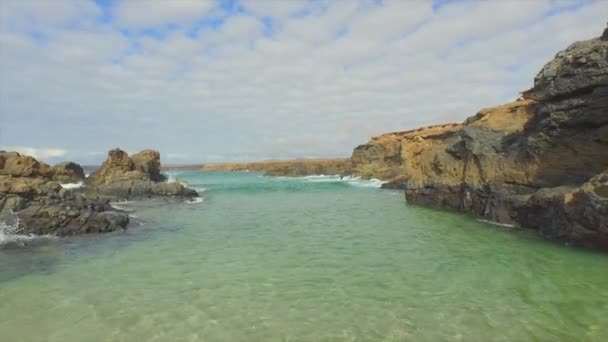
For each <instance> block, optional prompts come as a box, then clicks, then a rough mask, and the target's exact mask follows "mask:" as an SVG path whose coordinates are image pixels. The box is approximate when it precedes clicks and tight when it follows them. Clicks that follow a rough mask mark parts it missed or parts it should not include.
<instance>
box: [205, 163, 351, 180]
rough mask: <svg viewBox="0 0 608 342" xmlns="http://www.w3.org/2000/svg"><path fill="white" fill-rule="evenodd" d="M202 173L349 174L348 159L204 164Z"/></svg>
mask: <svg viewBox="0 0 608 342" xmlns="http://www.w3.org/2000/svg"><path fill="white" fill-rule="evenodd" d="M201 170H202V171H255V172H264V173H265V174H266V175H267V176H286V177H301V176H310V175H345V174H350V173H351V172H350V160H349V159H296V160H269V161H260V162H253V163H224V164H206V165H204V166H203V167H202V169H201Z"/></svg>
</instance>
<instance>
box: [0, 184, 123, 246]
mask: <svg viewBox="0 0 608 342" xmlns="http://www.w3.org/2000/svg"><path fill="white" fill-rule="evenodd" d="M9 213H10V214H16V215H17V217H18V220H17V222H18V227H16V232H17V233H20V234H53V235H60V236H63V235H76V234H84V233H99V232H108V231H113V230H117V229H123V228H126V226H127V224H128V223H129V217H128V215H127V214H125V213H122V212H118V211H116V210H114V209H113V208H111V207H110V205H109V204H108V203H107V202H104V201H99V200H93V199H88V198H85V197H84V196H82V195H81V194H78V193H76V192H74V191H73V190H67V189H63V188H62V187H61V186H60V185H59V183H56V182H54V181H50V180H48V179H45V178H40V177H13V176H6V175H2V176H0V216H1V215H5V214H9Z"/></svg>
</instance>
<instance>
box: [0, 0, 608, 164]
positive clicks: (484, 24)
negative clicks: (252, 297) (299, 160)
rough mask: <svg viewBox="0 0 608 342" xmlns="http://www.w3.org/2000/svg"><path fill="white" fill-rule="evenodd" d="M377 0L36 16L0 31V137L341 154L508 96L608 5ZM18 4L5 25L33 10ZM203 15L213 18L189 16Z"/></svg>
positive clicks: (267, 154) (15, 141)
mask: <svg viewBox="0 0 608 342" xmlns="http://www.w3.org/2000/svg"><path fill="white" fill-rule="evenodd" d="M11 1H12V2H15V3H17V0H7V1H4V2H2V4H6V3H9V4H12V2H11ZM57 1H65V0H57ZM65 3H67V4H70V3H71V2H69V1H66V2H65ZM384 3H385V5H384V6H382V7H374V6H375V5H373V3H372V2H370V3H363V2H362V3H357V2H353V1H339V2H325V3H324V2H308V1H306V2H287V1H286V2H282V1H281V2H279V1H254V2H244V3H243V8H244V9H245V10H244V12H240V11H239V12H238V13H237V12H234V13H230V12H229V11H228V12H227V11H225V10H221V11H220V10H218V9H217V8H212V7H213V6H212V5H209V4H206V5H204V6H203V5H201V3H199V2H197V3H190V2H187V1H183V2H182V1H171V2H167V1H158V2H156V1H153V2H140V1H135V2H129V1H126V2H123V1H121V2H116V4H117V6H118V7H116V8H114V9H113V10H112V11H111V12H112V13H114V14H115V17H113V19H112V21H111V22H109V23H99V22H98V21H96V20H93V19H91V16H90V15H89V16H87V15H83V16H82V18H85V19H86V18H89V19H86V20H88V21H87V22H86V25H84V24H83V23H81V24H83V25H79V26H77V27H76V28H74V27H71V26H67V27H64V26H61V25H59V24H57V22H62V21H63V22H65V21H66V20H67V21H69V19H65V18H70V17H74V16H76V17H78V13H83V14H86V13H90V11H89V10H87V9H83V8H80V7H78V6H80V5H78V6H76V5H74V4H72V6H73V7H72V8H71V9H69V10H63V11H62V13H65V14H63V15H59V14H57V15H54V14H53V15H49V18H51V19H52V18H55V19H52V20H51V19H46V20H45V21H40V25H39V27H40V28H41V29H43V31H42V33H43V34H44V35H45V36H46V37H47V39H46V40H45V41H43V42H40V41H37V40H36V39H34V38H33V37H31V32H29V31H28V30H26V29H24V28H23V27H21V28H20V27H17V26H11V27H10V28H7V27H5V26H2V27H3V29H2V30H1V31H0V73H1V74H2V75H3V77H2V78H0V119H1V122H2V128H3V129H2V133H3V136H2V137H0V138H2V141H0V143H3V144H8V145H30V144H35V145H38V146H45V145H48V144H52V145H54V146H70V147H71V146H77V147H78V149H81V150H83V151H104V150H108V149H110V148H112V147H115V146H120V147H122V148H124V149H129V150H132V151H138V150H141V149H143V148H155V149H159V150H160V151H161V153H162V152H163V151H172V152H171V153H169V154H167V156H168V158H170V159H174V160H176V161H182V160H183V161H184V162H196V161H204V160H211V159H212V157H213V159H214V160H215V161H218V160H221V159H222V158H224V159H226V160H235V159H239V158H246V159H268V158H278V157H281V158H295V157H301V156H311V155H314V156H327V157H330V156H346V155H348V154H349V153H350V151H351V150H352V148H353V147H354V146H355V145H357V144H359V143H362V142H364V141H366V140H367V139H368V138H369V137H370V136H372V135H375V134H379V133H382V132H386V131H395V130H400V129H409V128H413V127H416V126H419V125H427V124H433V123H439V122H445V121H450V122H454V121H461V120H463V119H464V118H465V117H467V116H469V115H472V114H474V113H475V112H476V111H477V110H478V109H480V108H481V107H486V106H491V105H497V104H500V103H502V102H505V101H508V100H511V99H514V98H515V97H516V96H517V94H518V91H520V90H523V89H525V88H527V87H529V86H531V85H532V80H533V78H534V75H535V73H536V72H537V71H538V70H539V69H540V67H542V65H543V64H544V63H545V62H547V61H548V60H549V59H550V58H552V57H553V56H554V54H555V53H556V52H557V51H559V50H561V49H563V48H565V47H566V46H567V45H569V44H570V43H572V42H573V41H575V40H582V39H589V38H592V37H593V36H598V35H599V34H600V33H601V32H602V30H603V29H604V27H605V24H606V23H605V13H608V2H606V1H596V2H591V3H585V4H584V6H581V7H580V8H569V9H568V10H563V8H565V7H568V6H570V5H571V3H565V4H564V3H561V2H559V3H557V2H554V1H549V0H547V1H541V0H539V1H528V2H522V1H493V2H477V1H471V2H465V1H459V2H448V3H447V4H445V5H444V6H443V7H442V8H441V9H440V10H439V11H438V12H436V13H435V12H433V9H432V7H431V4H430V3H428V2H403V1H394V2H386V1H385V2H384ZM18 4H19V6H25V7H23V8H24V9H23V10H20V11H21V12H19V11H16V12H15V11H12V12H11V13H12V14H11V15H15V16H16V17H15V18H13V19H11V20H13V21H15V22H18V21H19V22H26V17H23V15H21V14H19V13H28V12H32V11H36V10H37V9H32V8H30V7H28V5H31V4H32V3H31V2H25V3H23V4H25V5H21V4H22V3H21V2H18ZM150 4H157V5H159V4H162V6H160V5H159V6H156V7H154V6H152V5H150ZM11 6H12V5H11ZM124 6H126V7H124ZM190 6H195V7H190ZM199 6H200V7H199ZM558 6H561V7H558ZM144 7H146V8H144ZM560 8H561V10H560ZM98 10H99V8H98ZM549 12H551V13H552V15H551V16H547V13H549ZM74 13H76V14H74ZM91 13H92V12H91ZM137 13H140V14H141V17H140V16H139V15H137ZM294 14H297V15H294ZM40 15H43V14H40ZM269 17H270V18H272V23H271V27H270V28H269V27H266V29H265V28H264V23H263V22H262V20H261V18H269ZM62 18H63V19H62ZM201 19H205V20H207V21H208V22H213V23H214V24H213V25H207V26H203V27H198V26H193V24H192V23H194V22H199V21H200V20H201ZM172 22H174V23H177V24H178V27H177V28H175V29H172V30H165V29H164V27H165V26H166V24H168V23H172ZM266 24H268V22H266ZM155 25H156V26H155ZM124 26H127V27H139V28H142V27H150V26H154V27H156V28H157V29H159V30H165V31H162V34H160V35H158V36H155V35H146V34H139V35H133V36H129V35H127V36H126V35H124V34H123V33H122V32H121V31H120V30H119V29H117V27H124ZM197 30H198V31H197ZM193 31H196V32H197V33H198V34H195V35H192V34H190V33H192V32H193ZM270 33H272V34H270ZM20 132H30V133H31V134H29V133H28V134H22V133H20ZM277 142H280V143H277ZM70 153H71V154H70V157H72V155H73V156H74V157H75V158H83V159H87V160H89V159H91V158H93V157H95V158H102V157H104V156H105V153H104V155H101V156H90V155H86V152H83V153H81V154H78V153H79V152H77V151H72V148H70ZM199 159H201V160H199Z"/></svg>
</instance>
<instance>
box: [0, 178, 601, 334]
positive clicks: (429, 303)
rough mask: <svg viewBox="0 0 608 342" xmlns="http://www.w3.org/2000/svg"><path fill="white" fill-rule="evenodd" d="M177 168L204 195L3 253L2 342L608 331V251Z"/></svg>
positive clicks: (364, 191) (377, 202) (308, 185)
mask: <svg viewBox="0 0 608 342" xmlns="http://www.w3.org/2000/svg"><path fill="white" fill-rule="evenodd" d="M177 177H178V178H179V179H182V180H185V181H187V182H189V183H190V184H191V185H192V186H194V187H196V188H197V189H199V190H203V189H204V192H202V196H203V197H204V201H203V202H202V203H194V204H188V203H169V202H165V201H150V202H139V203H137V202H135V203H126V204H121V206H123V207H125V208H127V209H128V210H130V211H131V212H132V215H135V216H137V217H139V219H137V220H135V221H136V222H134V223H133V224H132V226H131V227H130V229H129V230H127V231H125V232H117V233H111V234H107V235H97V236H85V237H76V238H68V239H41V240H36V241H33V242H32V243H31V245H29V246H28V247H26V248H3V249H0V341H526V340H538V341H606V340H608V255H605V254H597V253H592V252H587V251H581V250H577V249H573V248H567V247H563V246H559V245H555V244H551V243H546V242H544V241H541V240H539V239H537V238H536V237H535V236H534V235H531V234H529V233H526V232H522V231H517V230H513V229H508V228H504V227H499V226H494V225H490V224H487V223H483V222H478V221H476V220H475V219H473V218H469V217H467V216H463V215H460V214H455V213H449V212H441V211H434V210H429V209H424V208H417V207H408V206H406V204H405V203H404V198H403V194H402V193H400V192H394V191H383V190H379V189H377V188H375V187H371V186H365V185H366V184H365V183H358V182H346V181H342V182H341V181H339V180H338V179H335V178H334V179H329V178H311V179H276V178H265V177H261V176H260V175H259V174H248V173H208V174H202V173H180V174H178V175H177Z"/></svg>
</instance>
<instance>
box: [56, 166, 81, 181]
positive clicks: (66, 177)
mask: <svg viewBox="0 0 608 342" xmlns="http://www.w3.org/2000/svg"><path fill="white" fill-rule="evenodd" d="M52 174H53V177H52V178H53V180H54V181H56V182H61V183H77V182H81V181H83V180H84V177H85V176H84V170H83V169H82V166H80V165H78V164H76V163H74V162H63V163H59V164H57V165H55V166H53V167H52Z"/></svg>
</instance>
